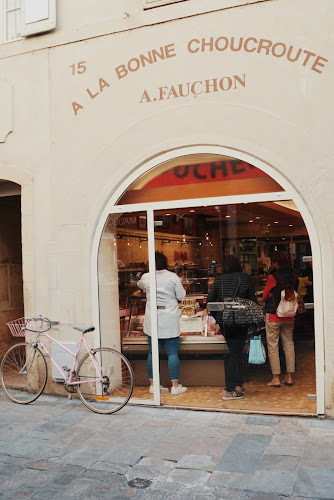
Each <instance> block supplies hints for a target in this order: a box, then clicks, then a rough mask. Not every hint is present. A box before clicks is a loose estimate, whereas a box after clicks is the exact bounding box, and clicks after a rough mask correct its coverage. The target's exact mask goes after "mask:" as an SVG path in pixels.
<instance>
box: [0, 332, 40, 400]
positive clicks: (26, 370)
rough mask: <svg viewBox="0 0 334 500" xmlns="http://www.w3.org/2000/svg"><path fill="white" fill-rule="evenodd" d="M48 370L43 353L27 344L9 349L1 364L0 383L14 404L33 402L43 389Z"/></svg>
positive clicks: (23, 343)
mask: <svg viewBox="0 0 334 500" xmlns="http://www.w3.org/2000/svg"><path fill="white" fill-rule="evenodd" d="M47 376H48V368H47V365H46V360H45V357H44V355H43V353H42V352H41V351H40V350H39V349H38V347H34V346H33V345H31V344H28V343H27V342H22V343H20V344H16V345H14V346H13V347H11V348H10V349H9V350H8V351H7V352H6V354H5V356H4V358H3V360H2V363H1V382H2V388H3V390H4V392H5V394H6V395H7V396H8V397H9V399H11V400H12V401H14V403H19V404H28V403H32V402H33V401H35V400H36V399H37V398H38V396H40V395H41V394H42V392H43V390H44V388H45V384H46V380H47Z"/></svg>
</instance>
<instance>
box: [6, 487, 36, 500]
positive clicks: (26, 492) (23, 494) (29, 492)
mask: <svg viewBox="0 0 334 500" xmlns="http://www.w3.org/2000/svg"><path fill="white" fill-rule="evenodd" d="M35 493H36V489H35V488H29V487H27V488H22V489H20V490H18V491H15V492H13V493H12V495H11V497H12V498H31V497H32V496H33V495H34V494H35Z"/></svg>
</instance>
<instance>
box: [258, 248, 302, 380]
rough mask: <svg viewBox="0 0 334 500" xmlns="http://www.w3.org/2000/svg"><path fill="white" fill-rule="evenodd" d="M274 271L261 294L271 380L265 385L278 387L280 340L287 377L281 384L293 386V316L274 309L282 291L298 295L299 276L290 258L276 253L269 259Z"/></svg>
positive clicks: (279, 252)
mask: <svg viewBox="0 0 334 500" xmlns="http://www.w3.org/2000/svg"><path fill="white" fill-rule="evenodd" d="M271 262H272V266H273V270H272V272H271V274H270V276H269V278H268V281H267V284H266V287H265V289H264V292H263V300H264V301H266V307H265V311H266V337H267V347H268V357H269V362H270V368H271V371H272V379H271V381H270V382H268V384H267V385H268V386H269V387H277V388H278V387H281V380H280V375H281V366H280V359H279V350H278V343H279V338H280V337H281V339H282V344H283V350H284V354H285V362H286V375H285V377H284V379H283V381H282V383H283V384H285V385H288V386H291V385H293V379H292V374H293V373H294V372H295V345H294V342H293V328H294V323H295V317H294V315H289V316H286V317H282V316H280V315H279V314H278V311H277V308H278V306H279V305H280V302H281V300H282V298H281V295H282V291H283V290H284V289H286V288H287V287H290V288H291V289H292V290H295V291H296V292H297V290H298V284H299V283H298V277H297V275H296V274H295V273H294V271H293V269H292V267H291V266H290V263H289V257H288V255H287V254H286V253H285V252H282V251H280V250H278V251H276V252H275V253H274V255H273V257H272V259H271Z"/></svg>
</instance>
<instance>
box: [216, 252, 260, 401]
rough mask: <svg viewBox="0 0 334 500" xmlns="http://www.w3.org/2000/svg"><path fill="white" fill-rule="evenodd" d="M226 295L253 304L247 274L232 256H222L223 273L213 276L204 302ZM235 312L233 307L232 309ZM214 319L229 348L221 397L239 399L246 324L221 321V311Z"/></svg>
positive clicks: (224, 297)
mask: <svg viewBox="0 0 334 500" xmlns="http://www.w3.org/2000/svg"><path fill="white" fill-rule="evenodd" d="M226 298H232V299H233V298H244V299H250V300H251V301H253V302H254V303H256V304H257V300H256V296H255V292H254V288H253V285H252V282H251V279H250V277H249V275H248V274H246V273H243V272H242V270H241V265H240V262H239V259H238V258H237V257H235V256H234V255H228V256H226V257H225V260H224V263H223V273H222V274H221V275H219V276H217V277H216V279H215V281H214V283H213V285H212V287H211V289H210V292H209V294H208V298H207V303H209V302H215V301H219V302H224V299H226ZM235 314H236V315H237V314H238V313H237V309H235ZM216 322H217V323H218V324H219V326H220V330H221V332H222V334H223V335H224V337H225V340H226V344H227V347H228V349H229V351H230V359H229V362H228V364H227V369H226V381H225V382H226V386H225V390H224V391H223V400H229V399H241V398H243V397H244V396H245V388H244V386H243V367H242V352H243V349H244V347H245V343H246V338H247V332H248V327H249V325H248V324H237V322H235V324H233V323H228V324H226V322H225V321H224V312H223V311H222V312H217V313H216Z"/></svg>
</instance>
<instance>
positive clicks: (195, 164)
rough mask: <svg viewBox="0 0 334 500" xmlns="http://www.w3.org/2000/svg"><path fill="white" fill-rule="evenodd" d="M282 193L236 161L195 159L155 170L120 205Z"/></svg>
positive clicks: (268, 179) (256, 171)
mask: <svg viewBox="0 0 334 500" xmlns="http://www.w3.org/2000/svg"><path fill="white" fill-rule="evenodd" d="M279 191H283V189H282V187H281V186H280V185H279V184H278V183H277V182H276V181H274V179H272V178H271V177H270V176H269V175H267V174H266V173H265V172H263V171H262V170H260V169H259V168H256V167H254V166H253V165H251V164H249V163H246V162H244V161H241V160H237V159H235V158H228V157H222V156H217V155H202V156H201V155H194V156H187V157H184V158H181V159H180V158H178V159H175V160H172V161H170V162H166V163H163V164H162V165H160V166H158V167H155V168H154V169H152V170H151V171H149V172H148V173H146V174H145V175H143V176H142V177H140V178H139V179H138V180H137V181H136V182H134V183H133V184H132V185H131V186H130V187H129V189H127V191H126V192H125V193H124V195H123V196H122V197H121V198H120V200H119V201H118V204H119V205H126V204H129V203H147V202H151V201H163V200H184V199H194V198H206V197H214V196H232V195H243V194H255V193H270V192H279Z"/></svg>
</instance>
